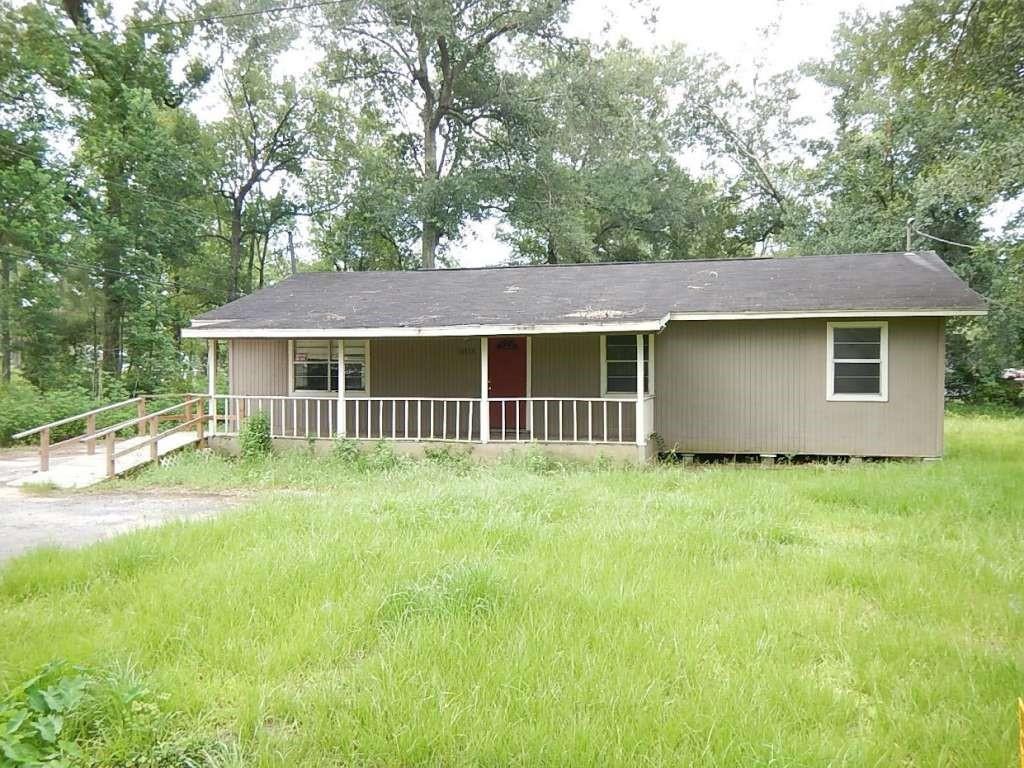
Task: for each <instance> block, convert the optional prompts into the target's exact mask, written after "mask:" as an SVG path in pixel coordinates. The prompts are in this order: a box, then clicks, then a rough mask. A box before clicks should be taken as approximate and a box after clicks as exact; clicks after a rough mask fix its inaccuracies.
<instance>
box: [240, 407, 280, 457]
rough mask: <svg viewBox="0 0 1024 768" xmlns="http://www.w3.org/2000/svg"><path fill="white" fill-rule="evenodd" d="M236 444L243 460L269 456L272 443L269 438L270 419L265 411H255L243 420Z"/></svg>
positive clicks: (272, 447)
mask: <svg viewBox="0 0 1024 768" xmlns="http://www.w3.org/2000/svg"><path fill="white" fill-rule="evenodd" d="M238 444H239V446H240V447H241V451H242V458H243V459H258V458H262V457H264V456H268V455H270V453H271V452H272V451H273V449H274V442H273V440H272V439H271V437H270V417H269V416H268V415H267V412H266V411H262V410H260V411H256V412H255V413H253V414H251V415H250V416H249V418H247V419H246V420H245V423H244V424H243V425H242V429H241V430H239V433H238Z"/></svg>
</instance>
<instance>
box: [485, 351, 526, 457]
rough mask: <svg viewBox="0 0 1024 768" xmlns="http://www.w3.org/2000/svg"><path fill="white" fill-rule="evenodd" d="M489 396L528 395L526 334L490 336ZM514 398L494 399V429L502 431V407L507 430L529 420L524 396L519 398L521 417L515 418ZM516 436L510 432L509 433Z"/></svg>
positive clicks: (492, 412)
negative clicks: (501, 400)
mask: <svg viewBox="0 0 1024 768" xmlns="http://www.w3.org/2000/svg"><path fill="white" fill-rule="evenodd" d="M487 373H488V381H487V396H488V397H493V398H509V397H511V398H525V397H526V337H525V336H500V337H497V338H494V337H491V338H489V339H488V340H487ZM516 405H517V403H516V402H515V401H514V400H513V402H508V403H491V430H492V431H495V430H497V431H500V430H501V425H502V420H501V417H502V411H504V415H505V421H504V424H505V430H506V432H514V431H515V430H519V429H523V428H524V426H525V425H526V423H527V418H526V409H527V404H526V401H525V400H521V401H519V402H518V406H519V408H518V411H519V419H518V421H517V420H516ZM512 436H514V434H513V435H510V437H512Z"/></svg>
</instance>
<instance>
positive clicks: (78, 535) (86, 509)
mask: <svg viewBox="0 0 1024 768" xmlns="http://www.w3.org/2000/svg"><path fill="white" fill-rule="evenodd" d="M243 501H245V497H243V496H230V495H212V494H195V493H182V492H180V491H177V492H175V491H132V492H130V493H75V494H60V495H53V494H46V495H33V494H28V493H25V492H24V491H22V490H21V489H19V488H16V487H11V486H0V564H2V563H3V562H4V561H5V560H8V559H9V558H11V557H14V556H15V555H19V554H22V553H23V552H27V551H29V550H32V549H36V548H38V547H43V546H59V547H79V546H84V545H86V544H91V543H92V542H95V541H100V540H101V539H106V538H109V537H111V536H116V535H118V534H120V533H125V532H126V531H131V530H134V529H136V528H146V527H150V526H155V525H160V524H162V523H165V522H168V521H170V520H203V519H206V518H210V517H213V516H215V515H217V514H220V513H221V512H224V511H225V510H228V509H231V508H232V507H235V506H237V505H238V504H240V503H242V502H243Z"/></svg>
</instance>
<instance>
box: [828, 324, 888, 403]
mask: <svg viewBox="0 0 1024 768" xmlns="http://www.w3.org/2000/svg"><path fill="white" fill-rule="evenodd" d="M888 336H889V326H888V323H886V322H870V323H829V324H828V391H827V392H826V395H827V398H828V399H829V400H878V401H884V400H887V399H888V367H889V366H888V362H889V361H888V356H889V339H888Z"/></svg>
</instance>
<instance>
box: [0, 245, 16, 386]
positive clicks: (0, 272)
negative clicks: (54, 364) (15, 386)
mask: <svg viewBox="0 0 1024 768" xmlns="http://www.w3.org/2000/svg"><path fill="white" fill-rule="evenodd" d="M11 298H12V297H11V256H10V254H8V253H7V252H6V251H5V252H3V253H0V380H2V381H3V383H4V384H10V383H11V305H12V304H13V302H12V300H11Z"/></svg>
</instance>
